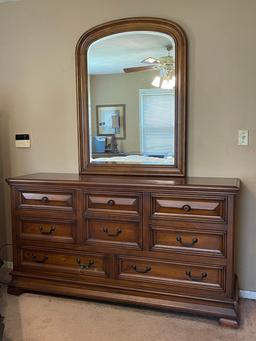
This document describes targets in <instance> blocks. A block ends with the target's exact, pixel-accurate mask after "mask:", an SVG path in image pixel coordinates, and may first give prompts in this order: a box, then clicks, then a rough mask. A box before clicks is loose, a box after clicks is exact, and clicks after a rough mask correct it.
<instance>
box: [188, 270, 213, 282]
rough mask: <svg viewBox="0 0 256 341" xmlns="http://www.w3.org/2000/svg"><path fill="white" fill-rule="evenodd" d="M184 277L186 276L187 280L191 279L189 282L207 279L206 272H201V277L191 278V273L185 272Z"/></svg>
mask: <svg viewBox="0 0 256 341" xmlns="http://www.w3.org/2000/svg"><path fill="white" fill-rule="evenodd" d="M186 276H188V277H189V279H191V281H195V282H199V281H202V280H203V279H205V278H207V276H208V274H207V272H202V273H201V276H192V273H191V271H186Z"/></svg>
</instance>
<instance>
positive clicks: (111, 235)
mask: <svg viewBox="0 0 256 341" xmlns="http://www.w3.org/2000/svg"><path fill="white" fill-rule="evenodd" d="M103 232H105V233H106V234H107V235H108V236H109V237H117V236H119V234H120V233H122V230H121V229H120V228H118V229H117V230H116V232H115V233H111V232H109V231H108V228H107V227H103Z"/></svg>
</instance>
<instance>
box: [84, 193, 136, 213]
mask: <svg viewBox="0 0 256 341" xmlns="http://www.w3.org/2000/svg"><path fill="white" fill-rule="evenodd" d="M139 199H140V197H139V196H135V195H134V196H133V195H128V194H127V195H123V194H113V195H109V194H87V195H86V203H87V209H88V210H89V211H90V210H105V211H109V212H110V211H115V212H119V213H122V212H126V213H127V212H128V213H139V212H140V211H141V209H140V200H139Z"/></svg>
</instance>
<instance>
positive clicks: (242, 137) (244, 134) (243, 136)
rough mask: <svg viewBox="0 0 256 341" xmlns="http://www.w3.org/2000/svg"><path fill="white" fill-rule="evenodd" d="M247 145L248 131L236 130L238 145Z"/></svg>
mask: <svg viewBox="0 0 256 341" xmlns="http://www.w3.org/2000/svg"><path fill="white" fill-rule="evenodd" d="M248 144H249V130H247V129H244V130H238V145H239V146H248Z"/></svg>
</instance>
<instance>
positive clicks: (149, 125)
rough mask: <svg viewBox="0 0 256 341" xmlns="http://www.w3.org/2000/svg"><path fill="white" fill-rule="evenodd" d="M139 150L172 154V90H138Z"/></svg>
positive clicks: (158, 153) (163, 154)
mask: <svg viewBox="0 0 256 341" xmlns="http://www.w3.org/2000/svg"><path fill="white" fill-rule="evenodd" d="M140 117H141V151H142V153H143V154H145V155H156V156H174V118H175V95H174V91H170V90H168V91H166V90H162V89H150V90H140Z"/></svg>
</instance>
